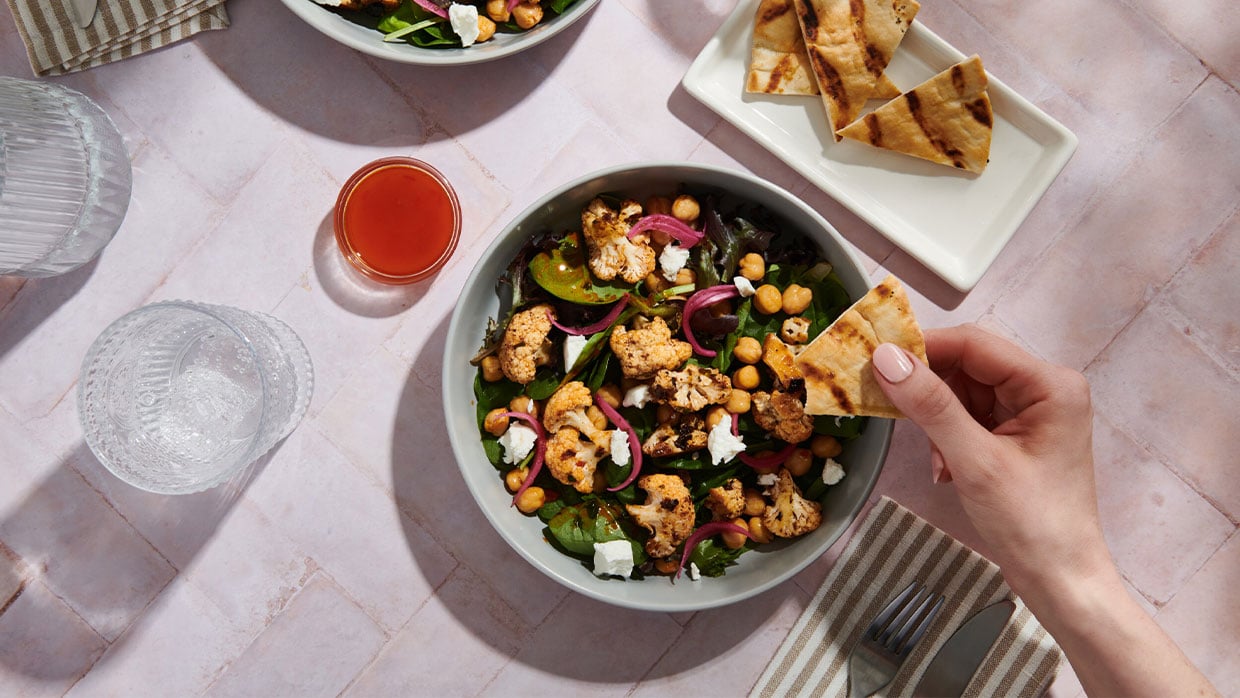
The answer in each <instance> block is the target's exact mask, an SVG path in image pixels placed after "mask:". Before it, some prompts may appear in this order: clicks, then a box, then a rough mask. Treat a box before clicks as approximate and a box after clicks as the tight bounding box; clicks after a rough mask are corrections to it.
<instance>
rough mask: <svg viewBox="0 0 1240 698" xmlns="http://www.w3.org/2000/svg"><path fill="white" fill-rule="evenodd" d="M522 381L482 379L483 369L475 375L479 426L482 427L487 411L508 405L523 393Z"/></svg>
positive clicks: (475, 395) (475, 397) (475, 396)
mask: <svg viewBox="0 0 1240 698" xmlns="http://www.w3.org/2000/svg"><path fill="white" fill-rule="evenodd" d="M522 390H523V388H522V386H521V384H520V383H513V382H512V381H510V380H498V381H495V382H494V383H492V382H490V381H486V380H483V379H482V371H479V372H478V374H477V375H476V376H474V399H475V400H476V401H477V414H478V428H479V429H481V428H482V424H483V422H484V421H485V420H486V416H487V412H490V411H491V410H493V409H495V408H496V407H507V406H508V403H510V402H512V399H513V398H514V397H516V396H518V395H520V394H521V391H522Z"/></svg>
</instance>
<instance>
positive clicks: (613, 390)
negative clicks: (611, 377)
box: [598, 383, 624, 409]
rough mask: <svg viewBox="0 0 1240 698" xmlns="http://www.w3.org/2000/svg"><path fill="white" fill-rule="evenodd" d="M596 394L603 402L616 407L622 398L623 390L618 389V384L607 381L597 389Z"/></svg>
mask: <svg viewBox="0 0 1240 698" xmlns="http://www.w3.org/2000/svg"><path fill="white" fill-rule="evenodd" d="M598 396H599V397H601V398H602V399H603V402H606V403H607V404H609V405H611V406H612V407H614V408H617V409H618V408H619V407H620V403H621V402H622V401H623V400H624V391H622V390H620V386H618V385H616V384H614V383H608V384H607V385H604V386H603V387H601V388H599V389H598Z"/></svg>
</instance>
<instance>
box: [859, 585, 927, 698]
mask: <svg viewBox="0 0 1240 698" xmlns="http://www.w3.org/2000/svg"><path fill="white" fill-rule="evenodd" d="M942 607H943V595H942V594H936V593H934V592H933V591H931V590H930V589H929V588H928V587H927V586H926V585H925V584H922V583H921V582H920V581H914V582H913V583H911V584H909V585H908V586H907V587H905V589H904V591H902V592H900V594H899V596H896V597H895V598H894V599H892V600H891V603H889V604H887V607H886V608H884V609H883V610H882V611H881V612H879V614H878V615H877V616H875V618H874V622H873V623H870V627H868V628H866V629H865V633H864V634H863V635H862V636H861V641H860V642H858V643H857V646H856V647H854V648H853V651H852V654H851V655H850V656H849V658H848V695H849V698H864V696H868V695H871V694H872V693H874V692H875V691H877V690H878V689H880V688H882V687H883V686H886V685H887V684H889V683H891V679H892V678H894V677H895V675H896V672H897V671H898V670H899V669H900V666H901V665H902V664H904V660H905V659H907V658H908V655H909V653H910V652H911V651H912V650H913V647H914V646H916V645H917V643H918V642H919V641H920V640H921V638H922V636H923V635H925V634H926V629H927V628H929V627H930V624H931V623H932V622H934V618H935V616H937V615H938V614H939V609H940V608H942Z"/></svg>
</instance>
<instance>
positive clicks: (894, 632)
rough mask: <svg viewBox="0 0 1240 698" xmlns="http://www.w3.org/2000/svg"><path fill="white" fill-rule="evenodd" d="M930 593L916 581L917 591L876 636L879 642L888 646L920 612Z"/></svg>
mask: <svg viewBox="0 0 1240 698" xmlns="http://www.w3.org/2000/svg"><path fill="white" fill-rule="evenodd" d="M932 595H933V593H932V592H931V591H930V590H929V589H927V588H926V586H925V585H924V584H922V583H921V582H917V593H916V594H913V596H912V597H911V598H909V599H908V600H907V601H906V602H905V603H904V606H903V607H902V608H900V612H899V613H897V614H896V616H895V617H894V618H892V619H891V623H890V624H888V626H887V628H886V629H885V630H884V631H883V632H882V633H881V634H880V635H879V636H878V641H879V643H880V644H882V645H886V646H888V647H890V646H891V645H892V644H893V643H892V641H893V639H894V638H897V637H899V636H900V635H901V634H903V633H904V631H905V629H906V628H907V627H909V624H910V623H911V622H912V621H913V620H914V619H915V618H916V617H917V615H918V614H920V613H921V611H922V610H923V609H924V608H925V605H926V602H927V601H928V600H929V599H930V597H931V596H932Z"/></svg>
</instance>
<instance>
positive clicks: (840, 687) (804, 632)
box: [750, 497, 1061, 698]
mask: <svg viewBox="0 0 1240 698" xmlns="http://www.w3.org/2000/svg"><path fill="white" fill-rule="evenodd" d="M913 580H921V581H922V582H925V583H926V584H927V585H928V586H930V587H931V588H932V589H934V590H936V591H938V592H939V593H942V594H943V595H944V596H945V597H947V602H946V603H945V604H944V605H943V611H942V612H940V613H939V616H938V618H937V619H936V620H935V622H934V623H933V624H932V625H931V627H930V629H929V631H928V632H927V634H926V636H925V637H924V638H923V639H922V641H921V643H920V644H918V646H917V647H915V648H914V649H913V652H912V653H911V654H910V655H909V658H908V659H907V660H906V662H905V664H904V666H903V667H901V669H900V671H899V673H898V674H897V675H896V677H895V679H894V680H892V682H891V683H890V684H888V685H887V687H886V688H884V689H882V690H880V691H879V692H878V693H877V694H876V695H879V696H908V695H912V692H913V689H914V688H915V687H916V685H917V682H918V680H919V679H920V677H921V674H922V672H923V671H924V670H925V668H926V666H927V665H928V664H929V663H930V660H931V659H932V658H933V657H934V654H935V652H936V651H937V650H938V648H939V647H940V646H942V644H943V643H944V642H946V641H947V638H948V637H950V636H951V634H952V632H953V631H954V630H955V629H956V628H957V627H959V626H960V624H961V623H963V622H964V621H965V620H967V619H968V618H969V617H970V616H972V615H973V614H974V613H976V612H977V611H979V610H981V609H982V608H984V607H986V606H988V605H990V604H992V603H994V602H996V601H1000V600H1002V599H1005V598H1011V599H1014V600H1015V601H1016V611H1015V612H1014V613H1013V614H1012V618H1011V619H1010V620H1009V621H1008V624H1007V627H1006V628H1005V629H1004V630H1003V632H1002V634H1001V635H1000V636H999V639H998V640H997V641H996V642H995V646H994V648H992V650H991V652H990V654H989V655H988V656H987V658H986V660H985V662H984V663H983V664H982V666H981V667H980V668H979V669H978V671H977V674H976V675H975V676H974V677H973V681H972V682H971V683H970V684H969V686H968V689H967V690H966V691H965V694H964V695H965V696H970V697H976V696H1037V695H1039V694H1041V693H1042V692H1043V691H1044V690H1045V689H1046V688H1047V687H1048V686H1050V683H1051V681H1052V680H1053V679H1054V678H1055V673H1056V672H1057V671H1058V669H1059V660H1060V656H1061V655H1060V651H1059V646H1058V645H1056V644H1055V641H1054V640H1053V639H1052V638H1051V637H1050V635H1048V634H1047V633H1046V631H1045V630H1043V629H1042V626H1041V625H1040V624H1039V623H1038V621H1037V620H1036V619H1034V617H1033V614H1031V613H1030V612H1029V609H1028V608H1026V607H1025V605H1024V603H1022V602H1021V601H1020V599H1017V598H1016V597H1015V596H1014V595H1013V594H1012V591H1011V589H1009V588H1008V586H1007V584H1006V583H1005V582H1004V581H1003V576H1002V575H1001V574H1000V573H999V568H998V567H997V566H996V565H995V564H994V563H993V562H990V561H989V560H987V559H986V558H984V557H982V556H981V555H979V554H978V553H976V552H974V551H972V550H970V549H969V548H968V547H966V546H964V545H963V544H961V543H960V542H959V541H957V540H955V539H954V538H952V537H951V536H949V535H947V534H946V533H944V532H942V531H940V530H939V529H937V528H935V527H934V526H932V525H930V524H929V523H927V522H926V521H925V520H924V519H922V518H920V517H919V516H917V515H916V514H914V513H912V512H910V511H909V510H907V509H905V508H904V507H902V506H900V505H899V504H897V503H896V502H894V501H892V500H891V499H888V498H887V497H883V498H882V499H881V500H880V501H879V503H878V504H877V505H876V506H875V507H874V509H873V510H871V512H870V514H869V516H868V517H867V518H866V520H865V522H864V523H863V524H862V526H861V528H860V530H858V531H857V533H856V535H854V536H853V538H852V540H851V541H850V542H849V544H848V548H847V549H845V551H844V554H843V555H842V556H841V557H840V559H839V560H838V561H837V562H836V563H835V567H834V568H833V569H832V570H831V573H830V574H829V575H828V576H827V579H826V581H825V582H823V585H822V588H821V589H819V590H818V593H817V594H815V595H814V599H813V600H812V601H811V602H810V604H809V606H808V607H807V608H806V609H805V612H804V613H802V614H801V617H800V618H799V619H797V622H796V624H795V625H794V626H793V627H792V631H791V633H790V634H789V635H788V638H787V639H786V640H784V643H783V644H782V645H781V646H780V648H779V651H778V652H776V654H775V658H774V659H772V660H771V663H770V664H769V665H768V666H767V668H766V671H765V672H763V674H762V676H761V677H760V678H759V679H758V682H757V684H756V685H755V686H754V689H753V691H752V693H751V694H750V695H751V696H761V697H762V698H770V697H773V696H780V698H783V697H784V696H845V695H847V694H848V655H849V653H850V652H851V651H852V648H853V646H854V645H855V644H856V642H857V639H858V638H859V637H860V636H861V633H862V631H864V630H865V627H866V626H867V625H869V623H870V621H871V620H873V618H874V616H875V615H877V614H878V612H879V611H880V610H881V609H882V608H883V607H884V606H885V605H886V604H887V602H888V601H890V600H891V599H892V598H894V597H895V596H896V595H897V594H898V593H899V592H900V590H902V589H904V587H906V586H908V584H909V582H912V581H913Z"/></svg>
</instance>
